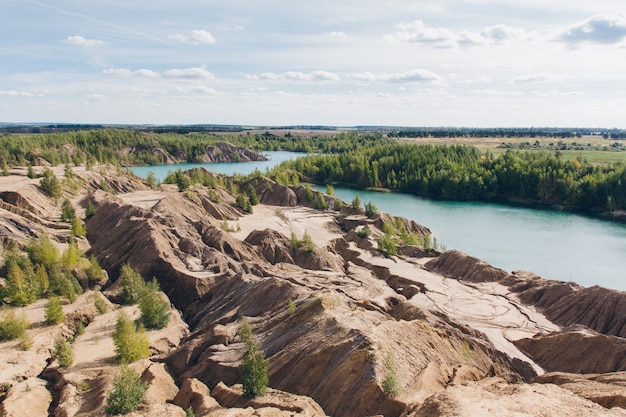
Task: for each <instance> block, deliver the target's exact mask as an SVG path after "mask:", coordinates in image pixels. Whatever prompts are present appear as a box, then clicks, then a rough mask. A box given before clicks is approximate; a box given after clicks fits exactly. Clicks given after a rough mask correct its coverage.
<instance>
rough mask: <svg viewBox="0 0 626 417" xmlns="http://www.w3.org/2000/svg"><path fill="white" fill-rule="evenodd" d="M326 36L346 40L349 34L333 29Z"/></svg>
mask: <svg viewBox="0 0 626 417" xmlns="http://www.w3.org/2000/svg"><path fill="white" fill-rule="evenodd" d="M326 38H328V39H331V40H334V41H345V40H346V39H348V35H346V33H345V32H336V31H332V32H329V33H327V34H326Z"/></svg>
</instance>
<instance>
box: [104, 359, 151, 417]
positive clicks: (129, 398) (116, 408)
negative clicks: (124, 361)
mask: <svg viewBox="0 0 626 417" xmlns="http://www.w3.org/2000/svg"><path fill="white" fill-rule="evenodd" d="M146 389H147V386H146V383H145V382H143V381H142V380H141V377H140V376H139V374H138V373H137V372H135V371H134V370H132V369H130V368H128V367H123V368H122V369H121V370H120V372H119V373H118V374H117V375H116V376H115V378H114V379H113V387H112V389H111V391H109V393H108V394H107V397H106V406H105V412H106V413H107V414H108V415H112V416H114V415H118V414H128V413H130V412H132V411H134V410H135V409H136V408H137V406H138V405H139V403H140V402H141V400H142V399H143V397H144V396H145V395H146Z"/></svg>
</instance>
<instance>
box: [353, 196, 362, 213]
mask: <svg viewBox="0 0 626 417" xmlns="http://www.w3.org/2000/svg"><path fill="white" fill-rule="evenodd" d="M352 207H354V208H356V209H360V208H361V197H360V196H359V195H358V194H357V195H355V196H354V198H353V199H352Z"/></svg>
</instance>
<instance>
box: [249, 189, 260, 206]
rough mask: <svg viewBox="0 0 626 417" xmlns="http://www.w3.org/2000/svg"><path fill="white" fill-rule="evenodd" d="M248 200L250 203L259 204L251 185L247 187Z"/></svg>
mask: <svg viewBox="0 0 626 417" xmlns="http://www.w3.org/2000/svg"><path fill="white" fill-rule="evenodd" d="M248 201H249V202H250V204H251V205H253V206H256V205H257V204H259V197H258V196H257V194H256V190H255V189H254V187H253V186H252V185H250V187H249V188H248Z"/></svg>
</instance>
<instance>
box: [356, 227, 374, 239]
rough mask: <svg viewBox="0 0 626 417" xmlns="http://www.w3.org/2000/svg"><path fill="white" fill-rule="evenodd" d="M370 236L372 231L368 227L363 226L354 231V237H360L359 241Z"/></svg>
mask: <svg viewBox="0 0 626 417" xmlns="http://www.w3.org/2000/svg"><path fill="white" fill-rule="evenodd" d="M371 234H372V229H370V228H369V227H368V226H365V227H363V228H361V229H359V230H357V231H356V235H357V236H358V237H360V238H361V239H365V238H367V237H369V236H370V235H371Z"/></svg>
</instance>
